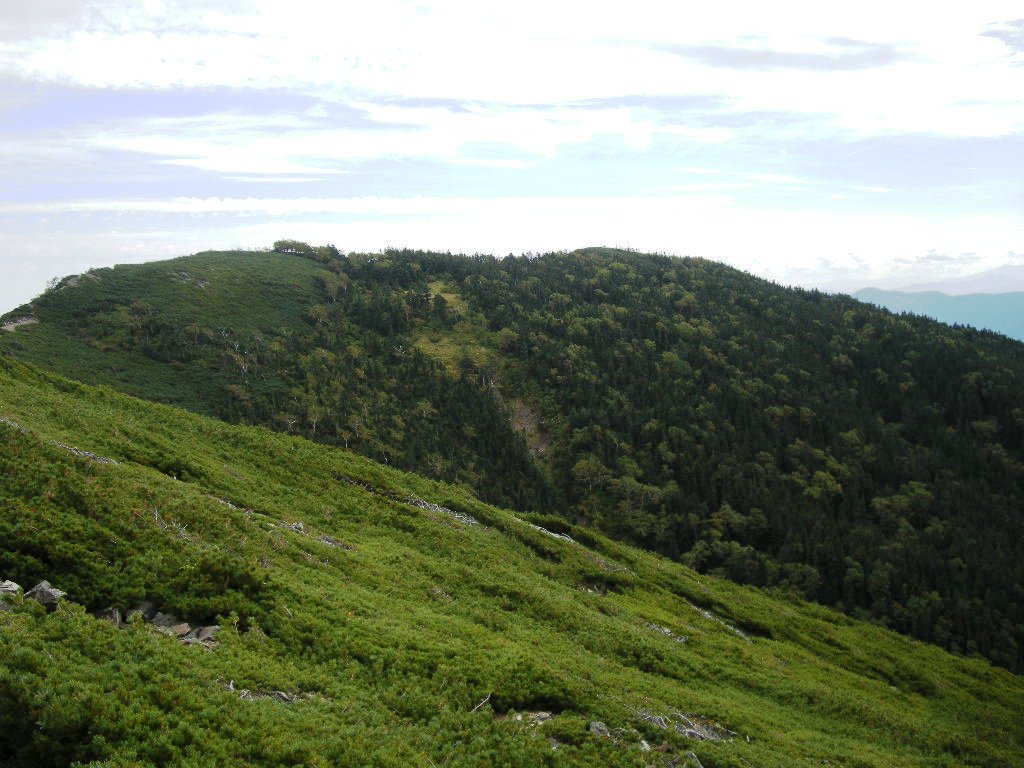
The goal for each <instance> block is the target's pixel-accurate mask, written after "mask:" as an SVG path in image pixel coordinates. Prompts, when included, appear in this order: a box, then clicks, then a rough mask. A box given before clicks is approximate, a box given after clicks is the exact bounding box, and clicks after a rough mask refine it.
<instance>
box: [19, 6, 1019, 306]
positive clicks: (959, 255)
mask: <svg viewBox="0 0 1024 768" xmlns="http://www.w3.org/2000/svg"><path fill="white" fill-rule="evenodd" d="M684 6H685V7H684ZM1022 17H1024V6H1022V5H1021V3H1020V0H1012V2H1002V1H1001V0H995V1H992V2H989V1H988V0H975V1H974V2H970V3H934V2H927V3H926V2H917V1H916V0H901V1H900V2H893V1H892V0H886V2H884V3H882V2H874V1H873V0H862V2H858V3H845V4H841V5H840V4H836V3H822V2H819V1H816V2H806V3H804V2H786V1H785V0H779V2H773V3H764V2H717V3H701V4H694V3H686V4H684V3H679V2H669V1H666V2H645V1H644V0H639V1H638V0H634V2H631V3H629V4H626V5H624V4H622V3H618V2H616V3H611V2H609V3H605V2H601V1H600V0H590V1H589V2H568V1H562V2H551V1H550V0H547V1H546V2H533V1H532V0H519V1H518V2H516V3H502V4H498V3H490V2H480V0H475V1H469V2H457V1H456V2H391V0H375V2H361V3H358V4H356V3H350V2H348V1H347V0H339V1H338V2H335V3H323V2H307V0H288V1H287V2H272V1H266V2H264V1H261V0H253V1H252V2H216V1H213V0H208V1H204V2H189V1H183V2H160V1H159V0H146V1H145V2H143V1H142V0H109V1H107V0H95V1H93V2H88V1H80V2H75V1H74V0H4V1H3V9H2V11H0V267H2V269H3V274H4V278H5V279H4V280H2V281H0V311H5V310H8V309H11V308H13V307H14V306H16V305H18V304H20V303H22V302H23V301H26V300H27V299H29V298H30V297H31V296H33V295H35V294H36V293H38V292H39V291H40V290H42V288H43V287H44V285H45V282H46V280H47V279H48V278H51V277H54V276H58V275H65V274H69V273H74V272H79V271H82V270H84V269H86V268H88V267H93V266H104V265H108V264H114V263H121V262H129V261H142V260H146V259H153V258H167V257H171V256H177V255H181V254H185V253H190V252H194V251H197V250H203V249H210V248H222V247H235V246H257V247H260V246H265V245H268V244H269V243H271V242H272V241H273V240H275V239H278V238H281V237H295V238H300V239H303V240H309V241H312V242H316V243H324V242H331V243H335V244H336V245H337V246H338V247H339V248H341V249H342V250H344V251H351V250H379V249H382V248H385V247H392V246H411V247H419V248H430V249H441V250H451V251H465V252H488V253H497V254H505V253H509V252H516V253H520V252H526V251H533V252H541V251H549V250H559V249H571V248H577V247H581V246H585V245H598V244H604V245H619V246H628V247H633V248H638V249H643V250H657V251H662V252H669V253H675V254H680V255H697V256H705V257H708V258H713V259H718V260H722V261H726V262H728V263H730V264H733V265H736V266H738V267H741V268H743V269H747V270H749V271H751V272H754V273H756V274H760V275H764V276H768V277H771V278H774V279H777V280H779V281H782V282H786V283H794V284H802V285H817V286H822V287H826V288H839V289H848V290H852V289H856V288H859V287H863V286H865V285H868V284H877V285H883V286H890V287H891V286H898V285H901V284H905V283H913V282H917V283H920V282H923V281H926V280H934V279H940V278H943V277H949V276H952V275H957V274H962V273H971V272H977V271H980V270H982V269H986V268H990V267H995V266H999V265H1002V264H1007V263H1018V264H1019V263H1024V18H1022Z"/></svg>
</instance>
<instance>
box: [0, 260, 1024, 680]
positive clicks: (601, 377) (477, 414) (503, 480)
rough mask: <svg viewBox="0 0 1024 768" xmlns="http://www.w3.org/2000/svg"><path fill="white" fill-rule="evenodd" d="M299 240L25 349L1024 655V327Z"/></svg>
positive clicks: (209, 266) (676, 271)
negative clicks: (1023, 332) (268, 306)
mask: <svg viewBox="0 0 1024 768" xmlns="http://www.w3.org/2000/svg"><path fill="white" fill-rule="evenodd" d="M299 245H300V246H302V248H304V249H305V250H301V249H300V251H301V252H294V251H295V250H296V246H295V245H294V244H289V246H288V248H289V250H291V251H293V252H291V253H283V252H279V253H265V252H253V253H227V254H201V255H197V256H195V257H188V258H185V259H180V260H175V261H172V262H163V263H151V264H148V265H141V266H138V267H124V268H119V269H116V270H96V271H94V272H92V273H90V274H91V277H90V278H83V279H80V280H78V281H76V283H75V285H74V286H69V285H67V284H64V285H63V286H58V287H57V288H56V289H55V290H54V291H52V292H50V293H49V294H46V295H44V296H43V297H40V299H38V300H37V301H36V306H35V307H34V308H33V311H34V312H35V313H36V314H37V316H38V319H39V320H40V322H38V323H36V324H34V325H31V326H25V327H22V328H19V329H18V330H17V331H15V332H11V333H7V334H3V335H2V336H0V349H2V350H5V351H7V352H8V353H10V354H14V355H16V356H19V357H23V358H24V359H27V360H32V361H35V362H37V363H43V364H47V365H51V366H54V367H56V368H58V369H60V370H63V371H64V372H65V373H68V374H70V375H74V376H77V377H79V378H85V379H88V380H92V381H96V382H100V383H106V384H108V385H111V386H116V387H119V388H121V389H125V390H126V391H128V392H131V393H134V394H139V395H143V396H147V397H150V398H151V399H155V400H165V401H167V402H171V403H176V404H179V405H186V406H190V407H193V408H195V409H196V410H201V411H202V412H206V413H211V412H215V413H216V415H219V416H221V417H222V418H227V419H229V420H234V421H249V422H255V423H261V424H265V425H267V426H273V427H275V428H277V429H279V430H281V431H290V432H295V433H299V434H303V435H305V436H307V437H313V438H315V439H317V440H320V441H323V442H328V443H333V444H336V445H347V446H350V447H353V448H356V449H357V450H359V451H360V452H362V453H364V454H365V455H369V456H371V457H373V458H377V459H380V460H385V461H388V462H389V463H393V464H398V465H400V466H402V467H405V468H407V469H418V470H420V471H426V472H428V473H430V474H432V475H433V476H434V477H437V478H439V479H445V480H449V481H455V482H459V483H461V484H463V485H464V486H465V487H466V488H468V489H473V490H474V491H475V492H477V493H480V494H482V495H483V496H484V497H485V498H488V499H489V500H491V501H496V502H499V503H503V504H506V505H508V506H512V507H516V508H518V509H532V510H539V511H543V512H548V513H551V512H554V513H558V514H559V515H562V516H564V517H565V518H567V519H568V520H570V521H572V522H587V523H590V524H593V525H597V526H599V527H600V528H602V529H603V530H604V531H606V532H607V533H610V534H612V535H614V536H616V537H618V538H620V539H623V540H627V541H633V542H635V543H639V544H641V545H643V546H645V547H648V548H651V549H657V550H659V551H661V552H663V553H665V554H668V555H670V556H672V557H676V558H681V559H683V560H684V561H685V562H688V563H690V564H692V565H695V566H697V567H698V568H700V569H701V570H703V571H705V572H708V573H716V574H719V575H726V576H729V577H730V578H733V579H734V580H737V581H740V582H747V583H753V584H758V585H762V586H771V587H774V588H780V589H785V590H789V591H792V592H795V593H798V594H802V595H804V596H806V597H810V598H813V599H817V600H820V601H822V602H824V603H827V604H832V605H837V606H841V607H842V608H844V609H845V610H847V611H848V612H849V613H851V614H852V615H859V616H862V617H866V618H867V617H870V618H873V619H875V620H878V621H884V622H886V623H888V624H889V625H890V626H893V627H895V628H898V629H900V630H901V631H904V632H907V633H910V634H913V635H915V636H917V637H920V638H922V639H928V640H931V641H932V642H937V643H940V644H942V645H944V646H945V647H948V648H952V649H955V650H958V651H960V652H968V653H970V652H982V653H984V654H986V655H988V656H989V657H990V658H993V659H997V660H998V661H999V662H1000V663H1002V664H1006V665H1007V666H1011V667H1014V666H1015V665H1018V664H1020V663H1021V662H1020V657H1021V653H1022V651H1021V648H1022V646H1024V635H1022V629H1021V627H1022V626H1024V622H1022V621H1021V619H1020V617H1021V614H1022V612H1024V596H1022V595H1021V594H1020V589H1019V584H1020V583H1021V582H1022V581H1024V574H1020V573H1019V571H1020V568H1021V563H1022V562H1024V556H1022V555H1020V554H1019V553H1017V549H1018V548H1019V544H1018V543H1019V541H1020V540H1021V538H1022V536H1020V535H1018V534H1017V533H1016V532H1017V531H1019V530H1020V528H1021V526H1022V525H1024V521H1022V519H1021V514H1020V509H1019V505H1017V504H1016V502H1015V501H1014V500H1015V499H1019V498H1020V496H1021V494H1022V492H1024V491H1022V488H1021V485H1022V482H1024V470H1022V456H1021V451H1022V446H1024V415H1022V414H1020V413H1019V410H1020V402H1021V399H1022V397H1024V395H1022V380H1024V353H1022V350H1021V347H1020V345H1017V344H1013V343H1011V342H1009V341H1007V340H1005V339H1001V338H1000V337H998V336H996V335H994V334H985V333H979V332H976V331H972V330H970V329H950V328H946V327H944V326H942V325H940V324H937V323H934V322H931V321H927V320H923V319H919V318H913V317H897V316H893V315H891V314H889V313H886V312H883V311H880V310H876V309H872V308H870V307H868V306H866V305H864V304H861V303H858V302H856V301H853V300H851V299H848V298H845V297H828V296H825V295H823V294H820V293H817V292H812V291H792V290H787V289H783V288H781V287H779V286H775V285H773V284H771V283H768V282H767V281H762V280H758V279H756V278H753V277H751V276H749V275H744V274H742V273H739V272H736V271H735V270H730V269H728V268H726V267H724V266H722V265H716V264H714V263H711V262H705V261H702V260H693V259H689V260H687V259H674V258H669V257H661V256H651V255H645V254H636V253H631V252H624V251H616V250H614V249H588V250H584V251H580V252H574V253H562V254H547V255H544V256H540V257H534V258H509V259H504V260H495V259H491V258H488V257H461V256H452V255H450V254H436V253H423V252H389V253H387V254H349V255H347V256H343V255H342V254H340V253H339V252H337V250H336V249H330V248H322V249H314V248H310V247H309V246H305V245H304V244H299ZM246 296H248V297H249V298H248V299H246V298H245V297H246ZM253 296H256V297H260V296H263V297H270V298H271V299H272V300H273V301H275V302H276V303H275V304H274V305H273V307H272V310H273V312H274V313H275V314H274V316H273V318H276V319H272V320H271V321H266V320H264V319H263V318H262V317H261V315H260V312H261V307H262V306H263V304H265V303H266V301H265V299H259V300H257V299H254V298H252V297H253ZM140 297H145V301H141V300H140ZM509 403H513V404H514V403H519V404H520V405H521V406H522V408H525V411H522V410H521V411H520V414H521V415H524V414H530V416H529V418H526V419H525V421H524V422H523V423H530V424H532V425H533V428H534V430H535V432H534V437H533V438H531V439H533V440H534V441H535V444H534V448H535V449H536V445H539V444H541V443H543V444H544V445H545V446H546V447H545V450H544V451H542V452H539V451H537V450H534V451H533V452H532V453H531V451H530V448H531V445H530V444H528V443H527V441H526V440H525V439H524V438H523V437H521V436H520V435H518V434H517V433H516V432H514V431H513V430H512V421H513V419H512V416H513V414H512V413H510V412H509V405H508V404H509ZM197 404H198V405H197Z"/></svg>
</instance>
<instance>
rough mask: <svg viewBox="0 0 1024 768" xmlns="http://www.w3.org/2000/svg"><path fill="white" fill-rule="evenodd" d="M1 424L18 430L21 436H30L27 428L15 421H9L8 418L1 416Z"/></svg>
mask: <svg viewBox="0 0 1024 768" xmlns="http://www.w3.org/2000/svg"><path fill="white" fill-rule="evenodd" d="M0 424H6V425H7V426H8V427H10V428H11V429H16V430H18V431H19V432H21V434H23V435H27V434H28V429H26V428H25V427H23V426H21V424H19V423H18V422H16V421H15V420H14V419H8V418H7V417H6V416H0Z"/></svg>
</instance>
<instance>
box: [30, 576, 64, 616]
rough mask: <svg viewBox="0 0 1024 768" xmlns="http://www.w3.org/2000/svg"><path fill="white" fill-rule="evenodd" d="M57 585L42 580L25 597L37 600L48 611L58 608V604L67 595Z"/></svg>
mask: <svg viewBox="0 0 1024 768" xmlns="http://www.w3.org/2000/svg"><path fill="white" fill-rule="evenodd" d="M66 594H67V593H66V592H63V591H61V590H59V589H57V588H56V587H54V586H53V585H52V584H50V582H48V581H40V582H39V583H38V584H36V585H35V586H34V587H32V589H30V590H29V591H28V592H26V593H25V597H26V598H28V599H32V600H35V601H36V602H37V603H39V604H40V605H42V606H43V607H44V608H46V610H48V611H51V612H53V611H55V610H57V604H58V603H59V602H60V601H61V598H63V597H64V595H66Z"/></svg>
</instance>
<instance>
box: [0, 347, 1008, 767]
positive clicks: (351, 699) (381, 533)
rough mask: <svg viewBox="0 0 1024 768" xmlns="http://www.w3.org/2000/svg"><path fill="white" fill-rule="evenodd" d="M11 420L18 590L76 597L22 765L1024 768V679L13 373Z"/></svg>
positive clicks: (12, 740) (1, 505)
mask: <svg viewBox="0 0 1024 768" xmlns="http://www.w3.org/2000/svg"><path fill="white" fill-rule="evenodd" d="M0 420H2V421H0V446H2V448H0V579H4V578H7V579H13V580H15V581H18V582H20V583H21V584H23V585H26V586H30V585H31V584H34V583H35V582H36V581H38V580H40V579H43V578H45V579H48V580H49V581H51V582H52V583H53V584H54V585H55V586H57V587H59V588H61V589H63V590H66V591H67V593H68V597H67V600H66V601H65V602H64V603H62V605H61V606H60V607H59V608H58V610H56V611H55V612H53V613H49V614H47V613H46V612H45V611H44V610H43V608H42V607H41V606H39V605H37V604H35V603H33V602H31V601H24V602H19V603H18V604H17V605H16V606H15V608H14V610H12V611H0V733H2V734H3V738H2V739H0V763H2V764H4V765H31V766H46V765H67V764H69V763H73V762H75V761H79V762H88V761H106V763H105V764H108V765H129V764H138V763H156V764H174V765H196V766H199V765H210V764H268V765H371V764H372V765H394V766H409V765H417V766H442V765H446V766H456V765H508V766H538V765H552V766H554V765H593V766H599V765H601V766H603V765H637V766H640V765H685V764H686V762H687V761H689V762H690V764H691V765H696V762H695V760H694V758H696V759H697V760H699V761H700V763H701V764H702V765H704V766H705V768H711V767H712V766H758V767H763V766H800V765H806V766H812V765H813V766H821V765H833V766H899V765H920V766H948V767H949V768H952V767H953V766H965V765H972V766H985V767H986V768H990V767H991V766H1007V767H1009V766H1015V765H1020V764H1021V763H1022V761H1024V743H1022V729H1021V724H1020V713H1021V712H1022V711H1024V681H1022V680H1021V678H1019V677H1015V676H1014V675H1012V674H1011V673H1009V672H1007V671H1006V670H1002V669H999V668H995V667H992V666H990V665H989V664H988V663H987V662H985V661H982V660H979V659H966V658H962V657H957V656H953V655H949V654H947V653H945V652H943V651H941V650H940V649H938V648H936V647H933V646H929V645H924V644H921V643H918V642H915V641H913V640H910V639H908V638H905V637H902V636H900V635H897V634H894V633H891V632H889V631H887V630H884V629H881V628H878V627H875V626H872V625H869V624H866V623H862V622H858V621H855V620H853V619H850V618H848V617H846V616H843V615H842V614H838V613H835V612H833V611H831V610H829V609H826V608H822V607H818V606H814V605H808V604H801V603H795V602H785V601H781V600H777V599H773V598H772V597H770V596H768V595H766V594H764V593H762V592H759V591H757V590H755V589H752V588H747V587H741V586H737V585H735V584H731V583H729V582H725V581H720V580H718V579H715V578H710V577H701V576H699V575H697V574H696V573H694V572H693V571H691V570H689V569H687V568H685V567H683V566H681V565H679V564H675V563H672V562H669V561H667V560H665V559H663V558H660V557H658V556H656V555H651V554H647V553H643V552H641V551H639V550H635V549H632V548H629V547H627V546H625V545H621V544H617V543H613V542H611V541H609V540H607V539H605V538H604V537H602V536H599V535H596V534H593V533H591V532H589V531H587V530H585V529H581V528H576V527H572V526H567V525H565V524H562V523H559V522H558V521H557V520H555V519H553V518H542V517H536V516H533V517H527V516H521V517H520V518H517V517H516V516H514V515H513V514H511V513H509V512H506V511H502V510H500V509H497V508H494V507H490V506H487V505H485V504H483V503H481V502H479V501H477V500H475V499H474V498H472V497H471V496H469V495H467V494H466V493H465V492H463V491H461V490H458V489H455V488H452V487H449V486H444V485H441V484H438V483H435V482H433V481H428V480H424V479H422V478H419V477H416V476H413V475H407V474H402V473H399V472H397V471H394V470H391V469H388V468H386V467H383V466H380V465H376V464H373V463H372V462H370V461H368V460H366V459H364V458H360V457H357V456H355V455H353V454H350V453H347V452H344V451H341V450H337V449H333V448H330V447H325V446H321V445H317V444H314V443H310V442H307V441H305V440H303V439H300V438H296V437H290V436H286V435H282V434H278V433H273V432H269V431H266V430H264V429H259V428H248V427H234V426H229V425H226V424H223V423H221V422H218V421H214V420H212V419H207V418H204V417H200V416H195V415H191V414H188V413H186V412H183V411H178V410H175V409H172V408H168V407H164V406H159V405H154V404H151V403H147V402H143V401H139V400H134V399H131V398H129V397H126V396H124V395H120V394H116V393H114V392H112V391H109V390H106V389H95V388H91V387H88V386H84V385H81V384H78V383H74V382H70V381H67V380H64V379H61V378H59V377H57V376H54V375H52V374H47V373H43V372H41V371H39V370H38V369H34V368H31V367H28V366H25V365H23V364H21V363H16V362H14V361H11V360H10V359H8V358H3V357H0ZM71 449H76V450H71ZM99 458H108V459H113V460H114V461H116V462H118V463H116V464H114V463H107V462H102V461H99V460H98V459H99ZM474 521H475V522H474ZM298 523H301V524H302V525H301V526H299V525H297V524H298ZM553 534H561V536H556V535H553ZM566 537H568V538H566ZM570 539H571V540H570ZM143 599H149V600H151V601H153V602H154V603H156V605H157V607H159V608H160V609H162V610H165V611H170V612H173V613H175V614H177V615H178V616H181V617H183V618H185V619H187V620H190V621H193V622H208V621H210V620H212V619H214V617H216V616H220V622H221V624H222V626H223V629H222V630H221V632H220V635H219V640H220V642H219V645H218V646H217V647H215V648H213V649H208V648H205V647H203V646H200V645H183V644H182V643H180V642H179V641H178V640H176V639H173V638H171V637H168V636H166V635H163V634H160V633H159V632H158V631H156V630H155V629H153V627H152V626H151V625H148V624H145V623H141V622H138V621H136V622H133V623H131V624H130V625H129V626H128V627H127V628H126V629H117V628H115V626H114V625H112V624H110V623H108V622H107V621H105V620H102V619H98V618H94V617H93V616H92V615H90V612H91V611H94V610H97V609H102V608H105V607H107V606H110V605H114V606H117V607H119V608H121V609H127V608H130V607H131V606H133V605H134V604H136V603H138V602H139V601H140V600H143ZM681 638H686V640H685V641H681ZM273 691H281V692H283V693H284V694H286V695H282V696H274V695H270V693H271V692H273ZM245 692H247V693H245ZM538 711H546V712H550V713H552V714H553V717H552V718H551V719H550V720H547V721H546V722H543V723H541V724H537V725H533V724H531V723H532V719H531V716H530V715H525V716H524V717H522V718H519V717H517V713H535V712H538ZM683 715H685V716H686V717H688V718H689V721H690V724H691V725H692V726H695V727H696V728H697V729H698V730H701V731H703V732H704V733H705V735H710V736H713V737H716V739H717V738H719V737H724V738H721V739H720V740H715V739H709V740H698V739H696V738H693V737H692V735H691V736H690V737H687V736H685V735H684V734H682V733H680V732H678V731H676V730H674V729H665V728H663V727H661V726H662V725H666V724H668V725H672V724H677V723H682V722H683V720H682V719H681V718H682V716H683ZM595 722H601V723H604V724H605V726H606V728H607V732H608V733H609V734H610V735H604V734H605V731H604V730H603V729H602V728H601V727H598V726H594V727H593V728H591V727H590V725H591V723H595ZM642 741H643V742H646V744H647V745H649V746H650V747H652V749H651V750H650V751H645V750H644V749H643V746H642V744H641V742H642ZM690 752H692V753H693V756H692V757H690V756H688V753H690ZM673 761H674V762H673Z"/></svg>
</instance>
